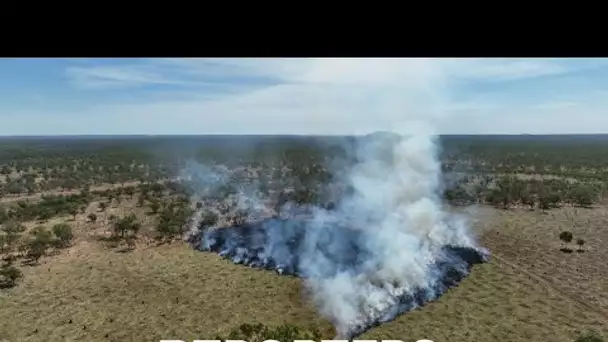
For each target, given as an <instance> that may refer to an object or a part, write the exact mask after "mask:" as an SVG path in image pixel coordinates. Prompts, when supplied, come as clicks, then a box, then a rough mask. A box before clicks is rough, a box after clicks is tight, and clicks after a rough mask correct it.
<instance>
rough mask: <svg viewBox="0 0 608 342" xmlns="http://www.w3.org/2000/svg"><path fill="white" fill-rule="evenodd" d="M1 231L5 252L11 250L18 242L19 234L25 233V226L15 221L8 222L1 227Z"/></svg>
mask: <svg viewBox="0 0 608 342" xmlns="http://www.w3.org/2000/svg"><path fill="white" fill-rule="evenodd" d="M1 230H2V231H3V232H4V241H5V243H6V245H7V250H8V251H11V250H13V247H14V246H15V243H16V242H17V241H19V239H20V237H21V233H23V232H24V231H25V226H24V225H22V224H21V223H19V222H16V221H8V222H5V223H4V224H3V225H2V228H1Z"/></svg>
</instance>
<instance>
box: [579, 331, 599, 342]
mask: <svg viewBox="0 0 608 342" xmlns="http://www.w3.org/2000/svg"><path fill="white" fill-rule="evenodd" d="M574 342H604V339H603V338H602V337H601V336H599V335H598V334H597V333H595V332H588V333H585V334H583V335H581V336H579V337H578V338H577V339H576V340H574Z"/></svg>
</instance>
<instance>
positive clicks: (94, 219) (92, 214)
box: [87, 213, 97, 223]
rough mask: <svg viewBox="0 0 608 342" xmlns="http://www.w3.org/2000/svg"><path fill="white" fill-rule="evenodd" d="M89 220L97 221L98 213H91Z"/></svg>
mask: <svg viewBox="0 0 608 342" xmlns="http://www.w3.org/2000/svg"><path fill="white" fill-rule="evenodd" d="M87 217H88V218H89V221H90V222H92V223H95V221H97V215H95V214H94V213H90V214H89V215H88V216H87Z"/></svg>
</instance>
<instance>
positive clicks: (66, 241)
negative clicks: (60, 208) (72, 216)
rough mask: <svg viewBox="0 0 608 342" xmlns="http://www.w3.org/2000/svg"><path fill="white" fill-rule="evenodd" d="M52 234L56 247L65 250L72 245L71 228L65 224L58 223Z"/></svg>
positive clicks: (72, 234) (72, 235)
mask: <svg viewBox="0 0 608 342" xmlns="http://www.w3.org/2000/svg"><path fill="white" fill-rule="evenodd" d="M53 234H54V235H55V237H56V239H57V240H56V241H57V246H58V247H60V248H65V247H67V246H69V245H70V244H71V243H72V240H73V239H74V233H73V232H72V227H70V225H69V224H67V223H59V224H56V225H54V226H53Z"/></svg>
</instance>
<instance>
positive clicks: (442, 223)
mask: <svg viewBox="0 0 608 342" xmlns="http://www.w3.org/2000/svg"><path fill="white" fill-rule="evenodd" d="M354 153H355V158H356V160H357V162H356V163H355V165H354V166H353V167H351V168H350V170H349V172H348V173H347V174H346V175H344V179H345V180H346V181H347V182H348V184H349V185H350V187H351V188H352V189H353V191H352V192H349V193H348V195H347V197H345V198H342V199H341V201H340V202H339V203H338V205H337V206H336V207H335V208H333V209H332V210H325V209H323V208H313V209H312V212H311V211H310V208H309V210H308V213H309V215H306V218H303V217H301V216H299V215H298V213H297V212H298V210H299V208H298V207H293V206H292V207H291V210H292V218H291V219H278V218H275V219H267V220H262V221H260V222H257V223H250V224H245V225H244V226H241V227H225V228H218V229H204V230H202V231H201V232H199V235H197V237H196V239H195V241H194V244H195V246H196V248H199V249H201V250H206V251H213V252H217V253H219V254H220V255H222V256H224V257H227V258H229V259H231V260H232V261H234V262H236V263H242V264H245V265H248V266H250V267H262V268H268V269H274V270H276V271H278V272H279V273H281V274H294V275H298V276H300V277H302V278H304V281H305V284H306V287H307V288H308V290H309V292H310V294H311V299H312V301H314V303H315V305H316V307H317V308H318V310H319V312H320V313H321V314H322V315H323V316H325V317H326V318H328V319H329V320H331V321H332V322H333V324H334V326H335V328H336V331H337V334H338V337H340V338H350V337H353V336H355V335H357V334H360V333H361V332H363V331H365V330H366V329H368V328H369V327H371V326H373V325H375V324H379V323H382V322H385V321H388V320H391V319H393V318H394V317H396V316H397V315H398V314H400V313H403V312H406V311H409V310H411V309H413V308H415V307H417V306H420V305H423V304H424V303H425V302H427V301H430V300H433V299H436V298H437V297H439V296H440V295H441V294H442V293H444V292H445V291H446V290H447V289H448V288H449V287H452V286H455V285H456V284H457V283H458V282H459V281H460V280H461V279H463V278H464V277H465V276H466V275H467V274H468V272H469V270H470V267H471V265H472V264H473V263H477V262H482V261H485V260H487V257H488V255H489V253H488V251H487V250H485V249H483V248H480V247H478V246H477V244H476V242H475V240H474V239H473V237H472V235H471V234H470V233H469V230H468V225H467V221H466V219H465V218H464V217H462V216H458V215H456V214H453V213H451V212H450V211H448V210H446V208H444V206H443V204H442V200H441V197H440V192H441V189H442V186H441V165H440V162H439V159H438V147H437V145H436V140H435V137H433V136H430V135H412V136H407V137H403V136H400V135H397V134H392V133H381V134H373V135H368V136H366V137H364V138H363V139H361V140H360V142H359V144H358V145H357V148H356V149H355V151H354ZM199 171H200V170H199V169H197V168H196V167H194V168H192V169H190V170H189V173H190V174H197V172H199ZM191 179H192V178H191ZM204 179H207V178H204ZM214 179H215V178H214ZM209 187H212V186H211V185H209V186H206V187H204V188H205V189H208V188H209ZM241 196H243V194H241Z"/></svg>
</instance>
